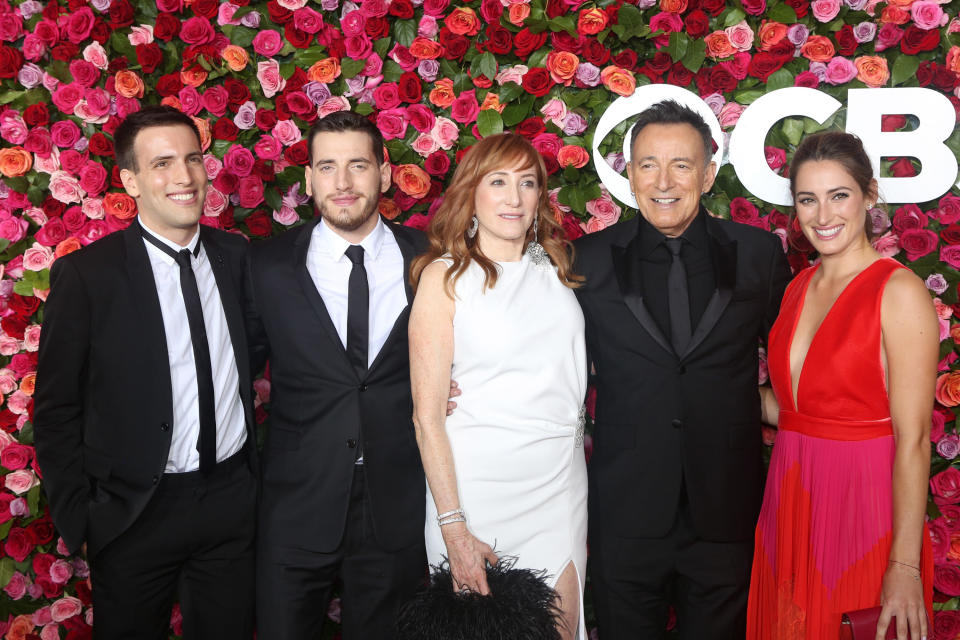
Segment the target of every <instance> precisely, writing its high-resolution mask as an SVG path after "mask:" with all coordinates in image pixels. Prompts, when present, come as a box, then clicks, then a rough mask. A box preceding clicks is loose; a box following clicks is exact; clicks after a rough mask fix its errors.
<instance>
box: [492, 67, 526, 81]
mask: <svg viewBox="0 0 960 640" xmlns="http://www.w3.org/2000/svg"><path fill="white" fill-rule="evenodd" d="M529 70H530V69H528V68H527V67H526V66H525V65H522V64H515V65H513V66H512V67H504V68H501V69H500V71H499V72H498V73H497V77H496V80H497V84H499V85H505V84H507V83H508V82H513V83H516V84H520V83H522V82H523V76H524V74H525V73H527V71H529Z"/></svg>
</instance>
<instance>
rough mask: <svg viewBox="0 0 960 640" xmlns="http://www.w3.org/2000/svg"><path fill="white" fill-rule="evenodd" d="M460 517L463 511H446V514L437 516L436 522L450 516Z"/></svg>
mask: <svg viewBox="0 0 960 640" xmlns="http://www.w3.org/2000/svg"><path fill="white" fill-rule="evenodd" d="M462 515H463V509H454V510H452V511H447V512H446V513H441V514H438V515H437V522H440V521H441V520H443V519H445V518H449V517H450V516H462Z"/></svg>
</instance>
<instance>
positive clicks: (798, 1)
mask: <svg viewBox="0 0 960 640" xmlns="http://www.w3.org/2000/svg"><path fill="white" fill-rule="evenodd" d="M786 4H787V5H788V6H790V7H792V8H793V12H794V13H796V14H797V17H798V18H802V17H804V16H805V15H807V12H808V11H810V3H809V2H808V1H807V0H786Z"/></svg>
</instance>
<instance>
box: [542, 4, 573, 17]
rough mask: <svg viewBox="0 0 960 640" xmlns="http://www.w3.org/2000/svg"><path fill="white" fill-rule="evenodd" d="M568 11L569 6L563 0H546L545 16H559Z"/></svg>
mask: <svg viewBox="0 0 960 640" xmlns="http://www.w3.org/2000/svg"><path fill="white" fill-rule="evenodd" d="M569 11H570V6H569V5H568V4H567V3H566V2H564V1H563V0H547V17H548V18H559V17H560V16H562V15H564V14H566V13H567V12H569Z"/></svg>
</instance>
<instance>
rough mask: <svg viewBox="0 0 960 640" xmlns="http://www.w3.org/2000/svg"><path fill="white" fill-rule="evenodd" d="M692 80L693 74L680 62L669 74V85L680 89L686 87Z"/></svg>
mask: <svg viewBox="0 0 960 640" xmlns="http://www.w3.org/2000/svg"><path fill="white" fill-rule="evenodd" d="M692 80H693V73H692V72H691V71H690V70H689V69H687V68H686V67H685V66H683V65H682V64H681V63H679V62H678V63H676V64H675V65H673V66H672V67H671V68H670V73H668V74H667V83H668V84H672V85H676V86H678V87H686V86H687V85H689V84H690V82H691V81H692Z"/></svg>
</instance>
